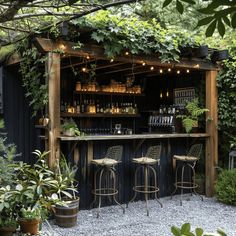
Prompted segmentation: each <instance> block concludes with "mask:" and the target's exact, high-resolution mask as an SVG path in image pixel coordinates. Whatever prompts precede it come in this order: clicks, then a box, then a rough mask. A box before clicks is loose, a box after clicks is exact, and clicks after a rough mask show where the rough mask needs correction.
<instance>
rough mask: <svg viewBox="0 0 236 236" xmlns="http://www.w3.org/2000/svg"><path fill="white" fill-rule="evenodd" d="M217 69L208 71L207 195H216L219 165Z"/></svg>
mask: <svg viewBox="0 0 236 236" xmlns="http://www.w3.org/2000/svg"><path fill="white" fill-rule="evenodd" d="M216 77H217V71H207V72H206V108H207V109H209V112H207V115H206V118H207V121H206V133H207V134H208V135H209V138H207V139H206V162H205V165H206V196H207V197H212V196H213V195H214V187H215V186H214V185H215V181H216V167H217V165H218V131H217V123H218V116H217V95H218V94H217V87H216Z"/></svg>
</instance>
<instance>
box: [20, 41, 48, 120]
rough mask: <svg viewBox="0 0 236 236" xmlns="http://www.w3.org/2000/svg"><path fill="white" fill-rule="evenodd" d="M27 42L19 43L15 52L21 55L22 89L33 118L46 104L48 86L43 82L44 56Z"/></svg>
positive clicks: (44, 75)
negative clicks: (24, 91)
mask: <svg viewBox="0 0 236 236" xmlns="http://www.w3.org/2000/svg"><path fill="white" fill-rule="evenodd" d="M28 44H29V41H28V40H25V41H21V42H20V43H19V44H18V47H17V51H18V53H19V54H20V55H21V61H20V72H21V75H22V81H23V84H22V85H23V87H24V88H25V90H26V93H25V96H26V97H27V98H28V99H29V106H31V107H32V110H33V114H32V115H33V116H35V115H36V114H37V112H38V111H43V109H44V107H45V105H47V103H48V86H47V85H46V84H45V82H44V81H43V80H45V77H46V74H45V72H44V70H45V61H46V56H42V55H41V54H39V53H38V51H37V49H36V48H34V47H33V46H32V45H28Z"/></svg>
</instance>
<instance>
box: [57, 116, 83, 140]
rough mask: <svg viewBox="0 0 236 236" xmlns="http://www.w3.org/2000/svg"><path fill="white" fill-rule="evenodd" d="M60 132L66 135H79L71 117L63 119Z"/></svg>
mask: <svg viewBox="0 0 236 236" xmlns="http://www.w3.org/2000/svg"><path fill="white" fill-rule="evenodd" d="M61 128H62V132H63V134H64V135H66V136H80V135H81V132H80V130H79V128H78V127H77V124H76V123H75V121H74V120H73V119H72V118H71V119H65V120H64V122H63V124H62V125H61Z"/></svg>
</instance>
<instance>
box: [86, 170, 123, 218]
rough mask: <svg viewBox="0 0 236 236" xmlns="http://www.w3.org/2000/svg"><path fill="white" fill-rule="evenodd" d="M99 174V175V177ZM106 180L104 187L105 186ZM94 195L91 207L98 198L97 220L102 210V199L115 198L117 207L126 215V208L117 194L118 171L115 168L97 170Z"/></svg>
mask: <svg viewBox="0 0 236 236" xmlns="http://www.w3.org/2000/svg"><path fill="white" fill-rule="evenodd" d="M98 174H99V175H98ZM97 178H98V188H97V187H96V186H97ZM103 180H104V185H103ZM92 193H93V194H94V200H93V202H92V203H91V205H90V207H92V205H93V204H94V203H95V202H96V200H97V196H98V209H97V218H98V217H99V214H100V208H101V203H102V197H106V196H107V197H109V200H110V197H111V196H112V197H113V200H114V201H115V203H116V204H117V205H119V206H120V207H121V208H122V210H123V213H125V208H124V207H123V206H122V205H121V204H120V203H119V202H118V201H117V199H116V194H117V193H118V190H117V189H116V171H115V168H114V167H101V168H99V169H97V170H96V172H95V174H94V190H93V191H92Z"/></svg>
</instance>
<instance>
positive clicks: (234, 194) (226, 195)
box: [216, 169, 236, 205]
mask: <svg viewBox="0 0 236 236" xmlns="http://www.w3.org/2000/svg"><path fill="white" fill-rule="evenodd" d="M216 197H217V199H218V200H219V201H221V202H223V203H226V204H230V205H236V169H233V170H223V171H222V172H221V173H220V174H219V176H218V180H217V183H216Z"/></svg>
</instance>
